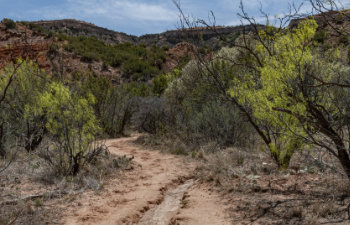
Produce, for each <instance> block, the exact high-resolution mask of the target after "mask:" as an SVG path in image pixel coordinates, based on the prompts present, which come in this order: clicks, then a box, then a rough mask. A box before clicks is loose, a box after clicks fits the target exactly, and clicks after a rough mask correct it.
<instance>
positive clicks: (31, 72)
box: [0, 60, 48, 151]
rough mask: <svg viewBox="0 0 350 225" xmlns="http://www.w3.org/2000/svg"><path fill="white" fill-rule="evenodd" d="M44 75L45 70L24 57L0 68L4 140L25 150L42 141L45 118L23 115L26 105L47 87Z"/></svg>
mask: <svg viewBox="0 0 350 225" xmlns="http://www.w3.org/2000/svg"><path fill="white" fill-rule="evenodd" d="M47 78H48V76H47V75H46V74H45V72H43V71H42V70H40V69H39V68H38V66H37V65H35V64H34V63H33V62H31V61H27V60H18V61H17V64H16V65H13V64H11V65H8V66H7V67H6V68H4V70H3V71H2V72H1V83H2V84H0V89H3V91H2V92H4V91H5V92H6V96H4V98H3V101H2V102H1V114H2V116H1V127H2V129H1V130H2V132H1V133H2V134H4V135H5V134H6V136H7V137H6V140H7V142H17V145H19V146H23V147H24V148H25V149H26V150H27V151H31V150H33V149H35V148H36V147H37V146H38V145H39V144H40V142H41V141H42V138H43V135H44V132H45V128H44V124H43V123H44V121H45V118H44V117H42V116H26V115H25V106H27V105H33V104H35V101H36V99H37V97H38V96H39V94H40V93H41V92H43V91H44V89H45V87H46V83H47ZM9 84H10V85H9ZM4 94H5V93H4ZM3 142H5V140H3Z"/></svg>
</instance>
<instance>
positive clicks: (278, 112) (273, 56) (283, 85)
mask: <svg viewBox="0 0 350 225" xmlns="http://www.w3.org/2000/svg"><path fill="white" fill-rule="evenodd" d="M316 29H317V24H316V22H315V21H314V20H306V21H304V22H302V23H301V24H300V25H299V27H298V28H297V29H294V30H293V31H287V32H285V33H276V34H274V35H272V36H271V35H269V34H268V33H265V32H264V31H260V36H261V37H264V38H265V39H266V40H269V41H270V40H272V46H271V48H269V49H270V51H268V50H267V49H266V48H265V46H264V45H263V44H257V45H256V46H255V51H256V54H257V55H259V56H260V59H262V62H261V63H262V65H261V66H259V67H258V71H259V73H258V75H257V74H254V73H251V72H246V73H244V75H243V76H242V77H244V79H242V77H239V76H236V77H235V78H234V79H233V82H232V88H231V89H230V90H229V94H230V95H231V96H232V97H233V98H235V99H237V100H238V101H239V103H240V104H242V105H249V107H250V108H251V109H252V111H253V115H254V117H255V118H256V119H257V120H259V121H265V123H266V122H267V123H268V124H269V126H271V127H272V129H278V130H279V132H280V134H279V135H278V140H277V141H276V142H275V143H271V144H270V146H269V149H270V150H271V153H272V155H273V156H274V157H275V158H276V160H279V161H280V164H281V165H282V166H287V165H283V164H285V163H289V162H285V158H286V156H288V157H289V155H291V154H293V152H294V151H295V150H296V149H298V148H301V147H302V142H301V139H300V138H299V137H297V135H296V136H295V134H302V129H301V127H300V123H299V119H300V118H298V117H296V116H294V115H306V114H307V112H306V106H305V105H306V104H305V102H306V101H307V99H304V97H303V95H302V93H295V92H296V88H295V85H296V83H297V81H298V80H304V79H305V73H306V71H305V70H306V68H307V67H306V65H308V64H310V63H311V62H312V60H313V55H312V49H311V47H310V44H309V43H311V42H312V40H313V38H314V35H315V32H316ZM271 50H272V52H271ZM287 111H288V113H286V112H287Z"/></svg>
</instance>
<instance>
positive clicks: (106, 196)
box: [64, 136, 231, 225]
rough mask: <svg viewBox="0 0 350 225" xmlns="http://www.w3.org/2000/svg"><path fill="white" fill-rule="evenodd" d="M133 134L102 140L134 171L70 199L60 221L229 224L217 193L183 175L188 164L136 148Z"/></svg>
mask: <svg viewBox="0 0 350 225" xmlns="http://www.w3.org/2000/svg"><path fill="white" fill-rule="evenodd" d="M136 138H137V136H134V137H127V138H120V139H115V140H108V141H107V142H106V144H107V146H108V147H109V151H110V152H111V154H115V155H127V156H134V160H133V161H134V162H135V166H134V169H133V170H131V171H129V172H127V173H126V174H125V176H123V178H116V179H112V180H109V181H107V182H106V184H105V186H104V190H103V191H101V192H99V193H96V192H92V191H91V192H87V193H84V194H83V196H81V197H79V198H78V199H77V200H75V201H74V202H73V204H72V205H71V206H70V207H68V208H67V209H66V210H65V215H64V218H65V220H64V224H69V225H70V224H79V225H81V224H89V225H90V224H91V225H92V224H94V225H95V224H102V225H103V224H106V225H113V224H117V225H119V224H140V225H142V224H147V225H153V224H154V225H161V224H194V225H197V224H198V225H199V224H200V225H205V224H210V225H215V224H218V225H219V224H220V225H224V224H231V223H230V220H229V219H227V218H225V216H226V215H225V209H226V208H225V206H224V204H223V202H222V200H221V199H220V197H218V196H217V195H216V194H215V193H211V192H209V191H208V190H206V188H205V187H203V186H198V184H196V182H195V181H193V180H189V179H186V177H190V175H191V173H192V171H193V170H194V168H195V164H194V163H188V162H184V159H183V158H182V157H179V156H175V155H170V154H163V153H160V152H158V151H152V150H147V149H143V148H142V147H139V146H136V145H134V144H133V141H134V140H135V139H136Z"/></svg>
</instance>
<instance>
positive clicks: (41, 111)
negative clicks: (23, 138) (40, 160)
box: [27, 82, 101, 175]
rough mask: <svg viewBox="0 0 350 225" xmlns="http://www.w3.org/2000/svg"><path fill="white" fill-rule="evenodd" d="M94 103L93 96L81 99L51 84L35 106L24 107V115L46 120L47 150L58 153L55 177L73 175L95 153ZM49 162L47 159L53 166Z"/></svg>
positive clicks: (96, 131)
mask: <svg viewBox="0 0 350 225" xmlns="http://www.w3.org/2000/svg"><path fill="white" fill-rule="evenodd" d="M94 102H95V97H94V96H93V95H92V94H89V95H88V96H87V98H84V97H81V96H79V95H78V94H76V93H71V91H70V90H69V88H67V87H65V86H64V85H63V84H61V83H57V82H52V83H51V84H50V85H49V86H48V88H47V90H45V91H44V92H43V93H42V94H41V95H40V96H39V97H38V100H37V104H36V105H34V106H32V107H27V114H35V115H45V117H46V124H45V127H46V129H47V131H48V134H49V136H50V138H51V139H52V141H53V143H52V144H51V146H49V147H48V148H54V149H55V151H57V153H56V155H57V156H58V165H55V168H56V169H57V171H56V172H57V173H58V174H63V175H76V174H77V173H78V172H79V170H80V168H81V167H82V165H84V163H86V162H87V159H88V158H89V155H90V154H91V152H92V151H94V149H93V148H92V143H93V141H95V138H96V136H97V135H98V134H99V133H100V132H101V128H100V126H99V121H98V120H97V118H96V116H95V113H94V109H93V107H92V106H91V105H92V104H94ZM57 156H56V157H57ZM52 158H53V157H52V156H51V157H47V159H48V160H49V162H50V163H52V164H53V163H54V162H53V161H52Z"/></svg>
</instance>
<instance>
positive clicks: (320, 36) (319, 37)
mask: <svg viewBox="0 0 350 225" xmlns="http://www.w3.org/2000/svg"><path fill="white" fill-rule="evenodd" d="M326 39H327V32H326V31H325V30H323V29H320V30H318V31H317V32H316V33H315V36H314V40H315V41H316V42H318V43H321V44H323V43H324V42H325V40H326Z"/></svg>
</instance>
